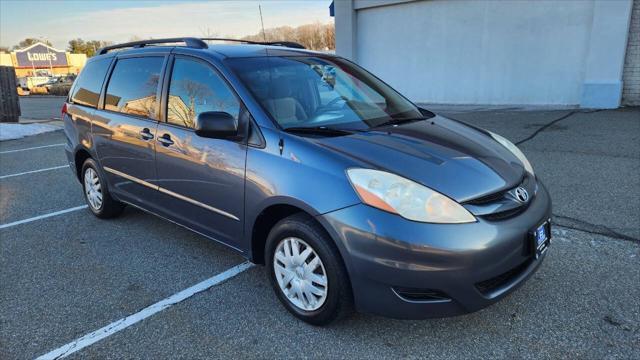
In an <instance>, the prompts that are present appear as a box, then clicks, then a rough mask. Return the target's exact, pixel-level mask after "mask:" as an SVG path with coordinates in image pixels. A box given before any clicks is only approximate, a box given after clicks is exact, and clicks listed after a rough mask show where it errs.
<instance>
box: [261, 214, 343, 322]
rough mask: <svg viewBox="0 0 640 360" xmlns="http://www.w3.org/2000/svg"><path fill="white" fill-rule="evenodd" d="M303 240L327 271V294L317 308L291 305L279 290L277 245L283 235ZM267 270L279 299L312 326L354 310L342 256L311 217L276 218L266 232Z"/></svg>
mask: <svg viewBox="0 0 640 360" xmlns="http://www.w3.org/2000/svg"><path fill="white" fill-rule="evenodd" d="M289 237H295V238H299V239H301V240H303V241H304V242H305V243H307V244H308V245H309V246H311V247H312V248H313V250H314V251H315V252H316V254H317V255H318V257H319V258H320V260H321V261H322V264H323V266H324V270H325V272H326V277H327V283H328V286H327V288H326V289H327V295H326V299H325V300H324V303H323V304H322V305H321V306H320V307H319V308H318V309H316V310H313V311H307V310H303V309H301V308H299V307H297V306H296V305H294V304H293V303H292V302H291V301H290V300H289V299H288V298H287V296H286V295H285V294H284V292H283V291H282V290H281V289H280V285H279V284H278V280H277V278H276V274H275V270H274V263H273V259H274V256H275V252H276V249H277V247H278V244H279V243H280V242H281V241H282V240H283V239H286V238H289ZM265 250H266V251H265V264H266V267H267V273H268V276H269V279H270V281H271V285H272V286H273V290H274V291H275V293H276V295H277V297H278V299H279V300H280V302H281V303H282V304H283V305H284V307H285V308H286V309H287V310H289V312H291V313H292V314H293V315H294V316H296V317H297V318H299V319H301V320H303V321H305V322H307V323H309V324H312V325H318V326H321V325H327V324H329V323H331V322H332V321H335V320H337V319H341V318H344V317H345V316H347V315H349V314H350V313H352V312H353V295H352V292H351V283H350V281H349V275H348V273H347V271H346V268H345V266H344V263H343V261H342V257H341V256H340V253H339V252H338V249H337V248H336V245H335V244H334V242H333V240H332V239H331V238H330V237H329V235H328V234H327V233H326V231H325V230H324V229H323V228H322V226H320V224H318V223H317V222H316V221H315V220H314V219H313V218H312V217H310V216H309V215H307V214H304V213H297V214H294V215H291V216H289V217H287V218H284V219H282V220H281V221H279V222H278V223H277V224H276V225H275V226H274V227H273V228H272V229H271V231H270V232H269V236H268V238H267V243H266V249H265Z"/></svg>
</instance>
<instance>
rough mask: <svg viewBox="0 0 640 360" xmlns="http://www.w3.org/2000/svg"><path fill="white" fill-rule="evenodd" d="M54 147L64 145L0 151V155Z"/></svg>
mask: <svg viewBox="0 0 640 360" xmlns="http://www.w3.org/2000/svg"><path fill="white" fill-rule="evenodd" d="M55 146H64V143H62V144H51V145H42V146H34V147H29V148H24V149H15V150H5V151H0V155H1V154H11V153H17V152H21V151H29V150H37V149H44V148H50V147H55Z"/></svg>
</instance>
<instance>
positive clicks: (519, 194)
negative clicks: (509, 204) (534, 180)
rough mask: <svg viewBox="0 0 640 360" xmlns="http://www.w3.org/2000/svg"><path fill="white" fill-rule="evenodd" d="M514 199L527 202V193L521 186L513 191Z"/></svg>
mask: <svg viewBox="0 0 640 360" xmlns="http://www.w3.org/2000/svg"><path fill="white" fill-rule="evenodd" d="M515 195H516V199H518V200H519V201H521V202H527V200H529V193H528V192H527V190H526V189H525V188H523V187H522V186H520V187H518V188H517V189H516V191H515Z"/></svg>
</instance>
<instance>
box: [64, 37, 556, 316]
mask: <svg viewBox="0 0 640 360" xmlns="http://www.w3.org/2000/svg"><path fill="white" fill-rule="evenodd" d="M205 40H206V41H208V42H209V43H207V42H205ZM211 40H219V39H196V38H176V39H160V40H149V41H138V42H133V43H127V44H121V45H116V46H110V47H107V48H104V49H101V50H100V51H99V54H98V55H97V56H95V57H93V58H91V59H90V60H89V61H88V62H87V64H86V66H85V68H84V70H83V71H82V73H81V74H80V76H79V77H78V78H77V80H76V81H75V83H74V85H73V87H72V89H71V92H70V95H69V97H68V100H67V101H66V103H65V105H64V106H63V109H62V112H63V118H64V122H65V134H66V137H67V144H66V147H65V150H66V154H67V157H68V159H69V165H70V167H71V169H72V170H73V172H74V174H76V176H77V178H78V180H79V181H80V183H81V184H82V186H83V190H84V194H85V197H86V201H87V203H88V205H89V209H90V210H91V211H92V212H93V213H94V214H95V215H96V216H98V217H100V218H110V217H114V216H117V215H119V214H120V213H121V212H122V210H123V207H124V206H125V205H131V206H134V207H136V208H139V209H142V210H144V211H147V212H149V213H152V214H155V215H157V216H160V217H162V218H165V219H167V220H170V221H172V222H175V223H177V224H180V225H182V226H184V227H186V228H188V229H191V230H193V231H194V232H197V233H198V234H201V235H203V236H205V237H207V238H210V239H212V240H215V241H218V242H220V243H222V244H224V245H226V246H229V247H231V248H233V249H235V250H237V251H238V252H240V253H241V254H242V255H243V256H245V257H247V258H248V259H249V260H251V261H252V262H254V263H259V264H264V265H265V266H266V270H267V273H268V277H269V281H270V282H271V284H272V286H273V288H274V291H275V293H276V296H277V297H278V298H279V299H280V301H281V302H282V304H283V305H284V306H285V307H286V308H287V309H288V310H289V311H290V312H291V313H292V314H293V315H295V316H297V317H298V318H300V319H302V320H304V321H306V322H309V323H311V324H315V325H323V324H327V323H329V322H331V321H333V320H335V319H337V318H339V317H341V316H344V315H345V314H348V313H349V312H350V311H352V310H353V309H355V310H357V311H362V312H369V313H375V314H380V315H384V316H390V317H396V318H408V319H419V318H428V317H442V316H452V315H457V314H463V313H467V312H471V311H475V310H478V309H481V308H483V307H485V306H488V305H490V304H492V303H494V302H496V301H498V300H499V299H501V298H502V297H504V296H505V295H506V294H508V293H510V292H511V291H512V290H514V289H515V288H516V287H518V286H519V285H520V284H522V283H523V282H524V281H525V280H526V279H527V278H528V277H529V276H531V275H532V274H533V273H534V272H535V271H536V270H537V269H538V267H539V266H540V264H541V262H542V260H543V259H544V256H545V254H546V250H547V248H548V246H549V241H550V235H551V232H550V215H551V200H550V198H549V194H548V193H547V190H546V189H545V187H544V186H543V185H542V183H541V182H540V181H539V180H538V179H537V178H536V176H535V174H534V171H533V168H532V167H531V164H530V163H529V161H527V159H526V158H525V156H524V155H523V154H522V152H521V151H520V150H518V148H517V147H516V146H515V145H513V144H512V143H511V142H510V141H509V140H507V139H505V138H503V137H502V136H500V135H497V134H494V133H491V132H489V131H486V130H482V129H479V128H476V127H473V126H470V125H467V124H464V123H461V122H459V121H455V120H451V119H447V118H445V117H442V116H438V115H435V114H433V113H431V112H429V111H427V110H425V109H421V108H419V107H417V106H416V105H414V104H413V103H411V101H409V100H407V99H406V98H404V97H403V96H402V95H400V94H399V93H398V92H397V91H395V90H393V89H392V88H391V87H390V86H389V85H387V84H385V83H384V82H382V81H381V80H380V79H378V78H376V77H375V76H374V75H372V74H370V73H369V72H367V71H366V70H364V69H362V68H361V67H359V66H358V65H356V64H354V63H352V62H350V61H348V60H346V59H343V58H341V57H338V56H334V55H330V54H325V53H318V52H312V51H307V50H305V49H303V48H301V46H299V45H298V44H295V43H289V42H279V43H249V42H244V43H241V44H231V43H230V42H228V41H227V42H226V43H218V44H217V45H211V42H210V41H211ZM407 76H411V74H407Z"/></svg>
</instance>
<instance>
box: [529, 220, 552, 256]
mask: <svg viewBox="0 0 640 360" xmlns="http://www.w3.org/2000/svg"><path fill="white" fill-rule="evenodd" d="M532 235H533V236H532V237H533V248H534V252H535V257H536V258H538V257H539V256H540V254H542V253H543V252H544V251H545V250H546V249H547V247H548V246H549V239H550V238H551V225H550V223H549V221H545V222H544V223H542V224H541V225H540V226H538V227H537V228H536V229H535V230H534V231H533V233H532Z"/></svg>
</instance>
